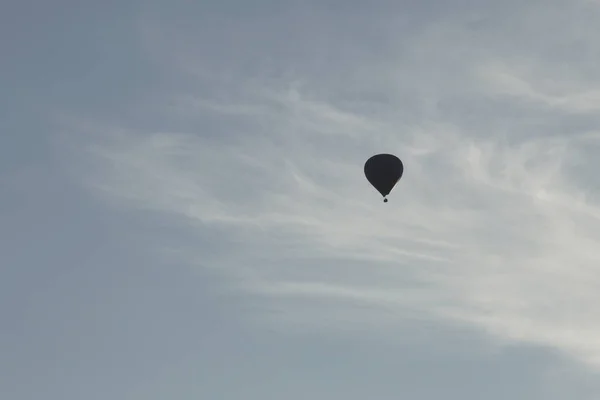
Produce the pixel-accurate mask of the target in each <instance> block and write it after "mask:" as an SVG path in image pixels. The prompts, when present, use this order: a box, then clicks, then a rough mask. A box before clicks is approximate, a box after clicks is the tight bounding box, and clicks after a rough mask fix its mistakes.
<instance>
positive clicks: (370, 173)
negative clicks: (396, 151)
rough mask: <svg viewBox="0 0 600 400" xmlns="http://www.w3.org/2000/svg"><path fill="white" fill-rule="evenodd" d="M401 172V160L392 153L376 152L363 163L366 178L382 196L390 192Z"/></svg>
mask: <svg viewBox="0 0 600 400" xmlns="http://www.w3.org/2000/svg"><path fill="white" fill-rule="evenodd" d="M403 172H404V165H403V164H402V161H400V159H399V158H398V157H396V156H395V155H393V154H376V155H374V156H373V157H371V158H369V159H368V160H367V162H366V163H365V176H366V177H367V180H368V181H369V183H371V185H373V187H374V188H375V189H377V191H378V192H379V193H381V195H382V196H383V197H385V196H387V195H388V194H390V192H391V191H392V189H393V188H394V186H395V185H396V183H397V182H398V181H399V180H400V178H402V173H403ZM384 201H387V199H385V200H384Z"/></svg>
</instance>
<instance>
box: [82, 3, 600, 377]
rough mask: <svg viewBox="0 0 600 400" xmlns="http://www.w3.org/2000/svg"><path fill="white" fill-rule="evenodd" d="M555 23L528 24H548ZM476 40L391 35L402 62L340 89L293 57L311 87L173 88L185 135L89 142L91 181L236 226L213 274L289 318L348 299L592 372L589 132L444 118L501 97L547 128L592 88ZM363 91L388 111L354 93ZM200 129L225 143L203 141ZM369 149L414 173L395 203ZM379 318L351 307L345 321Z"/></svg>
mask: <svg viewBox="0 0 600 400" xmlns="http://www.w3.org/2000/svg"><path fill="white" fill-rule="evenodd" d="M564 7H566V6H564ZM573 7H575V6H573ZM527 15H531V13H530V14H527ZM548 15H550V16H548ZM555 16H556V15H555V14H553V13H548V14H545V15H544V16H541V17H539V18H537V19H536V20H535V21H538V22H540V21H541V22H540V24H541V25H538V26H547V25H551V22H552V21H554V19H553V18H555ZM544 18H546V19H544ZM519 21H520V22H522V21H523V20H522V19H519ZM500 25H502V24H500ZM517 25H518V27H519V29H521V30H523V29H525V28H523V26H524V25H523V26H521V25H519V24H517ZM440 26H441V27H442V28H440ZM494 26H497V25H494ZM481 29H482V30H484V31H483V33H481V32H476V33H472V32H471V31H469V29H467V28H465V27H464V25H462V21H459V22H458V23H450V22H448V23H446V24H442V25H435V26H432V27H431V28H429V29H425V30H423V31H422V32H421V33H420V34H419V35H417V36H415V37H411V38H408V39H406V41H404V42H402V44H403V45H404V53H402V54H404V55H406V58H405V59H402V57H400V55H399V54H398V53H394V54H392V55H390V57H384V56H380V57H379V58H377V60H376V62H375V61H373V60H371V61H370V63H369V65H371V66H372V69H370V68H367V67H365V66H361V67H360V68H359V67H357V68H356V69H352V70H351V71H350V72H348V71H345V72H341V74H343V75H344V77H345V78H348V77H350V76H352V77H353V80H352V81H350V83H349V84H348V85H347V86H344V85H340V84H339V81H335V80H334V81H332V82H329V81H327V80H322V79H319V78H316V77H314V76H313V75H310V74H309V73H305V75H304V76H303V74H302V71H303V70H302V68H303V67H306V71H311V69H310V68H309V67H307V66H306V65H297V66H296V70H297V71H299V72H297V74H296V75H297V76H301V77H302V79H299V78H298V79H297V78H294V79H291V80H289V81H286V80H285V79H282V80H280V81H273V80H269V79H264V80H261V79H258V80H244V79H243V78H242V77H241V76H239V77H238V79H232V80H231V85H226V86H223V87H221V88H220V92H219V94H214V92H213V93H212V94H206V93H201V94H198V95H193V96H191V95H190V94H189V93H184V94H182V95H181V96H175V100H173V99H170V100H169V101H174V102H175V103H174V104H175V105H174V106H173V108H171V112H175V113H176V115H178V116H180V117H182V118H186V120H187V121H188V122H189V121H191V122H190V123H191V124H192V125H193V126H194V127H195V128H196V130H195V131H194V132H189V133H173V132H137V133H136V132H133V131H131V132H128V131H127V130H126V129H125V130H121V129H120V128H119V129H117V130H120V131H121V133H119V134H116V135H114V136H112V137H110V138H108V139H106V140H103V141H102V143H95V144H94V145H93V146H92V147H89V148H88V150H89V151H90V154H91V155H93V156H94V157H96V159H97V160H100V161H101V163H100V165H99V168H97V169H95V170H94V171H93V172H94V173H93V174H91V175H90V176H89V180H88V183H89V184H90V185H91V186H93V187H95V188H96V189H100V190H102V191H103V192H104V193H107V194H109V195H111V196H112V197H114V198H119V199H123V200H126V201H127V202H128V203H129V204H131V205H134V206H137V207H142V208H146V209H150V210H155V211H160V212H166V213H169V214H171V215H173V216H175V217H177V218H178V219H179V220H180V221H185V222H186V223H192V224H196V225H197V226H198V229H211V227H219V228H226V229H229V231H228V232H229V233H230V235H231V236H230V237H231V246H232V248H231V252H230V254H228V255H227V256H224V257H223V259H221V260H218V261H216V265H217V266H216V267H215V268H217V267H218V268H220V269H222V272H223V274H224V275H225V276H228V277H231V278H232V285H241V286H242V287H243V288H244V289H245V290H248V291H250V292H253V293H255V294H257V295H263V296H273V297H276V298H280V299H285V298H295V299H306V300H307V301H306V302H301V303H296V304H300V307H301V308H300V309H296V308H294V310H296V311H298V312H301V310H304V313H303V315H306V312H308V311H310V310H314V311H315V313H314V314H313V315H315V320H314V321H312V322H313V323H315V324H316V325H318V324H320V323H324V324H325V325H327V320H324V319H319V318H318V316H323V307H325V305H329V306H330V307H331V314H328V315H335V314H336V312H337V311H336V310H343V309H344V308H343V307H344V304H346V305H354V304H365V305H370V306H372V307H374V308H375V309H379V308H380V309H386V310H391V311H396V313H394V312H391V313H381V314H377V315H378V316H379V317H380V318H382V319H383V318H387V319H391V320H394V319H401V318H402V316H403V315H405V313H406V312H412V313H423V315H426V316H428V317H430V318H444V319H452V320H455V321H461V322H464V323H465V324H468V325H469V326H475V327H478V328H481V329H483V330H485V331H487V332H489V333H490V334H491V335H493V336H497V337H499V338H501V339H504V340H516V341H523V342H529V343H534V344H540V345H546V346H550V347H554V348H557V349H559V350H561V351H563V352H564V353H565V354H568V355H571V356H573V357H575V358H576V359H578V360H581V361H583V362H587V363H590V365H594V366H595V367H598V366H600V341H599V339H598V338H599V337H600V322H599V321H598V320H597V318H595V315H597V314H598V313H600V307H599V306H598V305H597V304H600V294H598V290H597V286H598V285H597V282H599V281H600V272H598V269H597V266H598V265H600V264H599V262H600V253H599V252H598V250H597V242H598V240H599V239H600V218H599V217H600V203H598V201H596V200H595V198H594V196H595V195H596V193H595V191H594V190H592V189H591V186H590V185H592V184H593V182H592V181H588V182H587V183H588V185H584V183H583V181H582V180H581V179H579V178H580V177H578V176H576V175H574V174H575V172H573V171H574V169H573V168H574V165H576V163H577V161H581V160H588V158H587V157H590V156H588V155H587V153H586V150H587V149H588V148H589V146H590V145H598V139H597V138H596V137H595V136H594V134H590V132H589V131H588V130H585V131H582V130H580V129H576V128H573V129H572V130H571V131H569V132H565V134H563V135H552V136H547V137H544V136H541V135H531V134H529V132H528V131H527V128H528V126H525V127H523V128H520V129H518V130H517V131H515V132H509V133H507V132H506V130H505V126H504V125H501V124H497V125H494V121H498V120H502V119H503V118H504V119H510V118H515V117H512V116H511V115H510V114H508V113H506V114H502V111H503V109H502V108H500V107H499V108H497V109H496V108H494V104H495V103H491V104H492V106H491V107H492V108H491V110H488V111H487V112H486V113H485V114H484V115H478V116H477V119H476V122H475V126H476V127H477V128H478V129H479V132H485V134H482V133H479V132H478V133H477V134H474V128H473V127H471V126H470V125H469V124H470V123H471V122H470V121H471V119H470V118H471V116H470V114H469V112H468V110H467V111H465V112H463V113H462V114H459V115H454V114H451V113H450V114H449V113H448V112H447V111H445V110H444V109H443V107H441V106H440V104H441V103H443V102H444V101H448V102H450V103H451V104H459V103H460V102H461V101H465V102H467V104H484V103H485V104H489V102H491V101H495V99H496V98H497V97H498V96H499V97H502V98H503V100H506V101H508V102H509V103H510V106H511V107H516V108H518V109H519V110H521V111H522V112H523V113H524V114H528V113H529V115H531V116H533V117H534V118H535V119H536V121H537V123H538V124H541V125H543V124H544V118H545V117H548V118H550V117H552V118H556V114H559V116H561V115H564V116H566V115H568V114H570V113H573V112H576V113H589V112H592V111H595V110H597V108H598V105H599V104H600V102H599V100H598V99H600V96H598V95H597V93H600V86H598V85H597V84H595V82H593V81H586V82H583V81H577V82H575V79H574V78H573V79H571V80H569V79H562V78H561V79H560V85H555V84H554V83H553V81H552V80H548V79H546V78H547V76H552V73H553V72H552V71H553V64H552V63H551V61H549V60H548V59H544V58H543V57H537V58H536V57H535V56H533V55H532V56H531V57H530V58H529V59H527V58H524V57H525V56H524V55H523V54H522V53H521V52H522V51H523V48H524V47H525V45H522V46H520V47H519V46H516V47H517V49H516V50H515V52H516V53H517V54H516V56H515V57H504V58H503V60H504V61H502V60H500V61H498V58H497V56H496V55H494V49H496V50H497V53H498V54H501V56H503V54H504V53H503V52H505V51H506V49H507V44H506V42H510V41H511V40H513V39H515V36H513V35H510V32H508V33H506V38H505V39H499V37H498V35H497V34H498V32H497V30H494V29H497V28H490V30H487V31H486V30H485V28H481ZM521 33H523V32H521V31H519V30H518V29H517V32H516V33H515V35H517V36H518V35H519V34H521ZM549 37H550V38H553V35H550V36H549ZM577 37H579V36H577ZM458 39H461V40H463V39H464V40H465V42H463V43H464V44H462V45H461V44H460V42H457V40H458ZM328 40H332V41H333V40H334V39H332V38H329V39H328ZM340 40H341V39H340ZM593 40H594V39H593V38H589V39H588V42H586V43H587V46H588V47H590V48H591V47H593V46H594V42H593ZM486 43H487V44H488V45H489V46H487V47H486ZM290 45H293V43H292V44H290ZM356 46H357V48H360V45H359V44H357V45H356ZM494 46H495V47H494ZM398 47H402V46H398ZM461 49H462V50H464V51H463V52H461V51H460V50H461ZM355 50H356V49H355ZM340 51H341V50H340ZM450 55H451V56H452V57H450V58H446V56H450ZM516 59H520V60H523V59H525V60H526V62H525V63H521V64H519V63H515V62H514V60H516ZM312 61H314V62H317V61H319V60H312ZM308 64H310V62H308V61H307V65H308ZM333 64H335V62H333ZM186 65H189V64H186ZM311 65H312V64H311ZM440 65H444V68H441V67H440ZM515 65H516V66H515ZM519 65H527V66H530V67H528V68H526V69H519V68H520V67H519ZM531 66H535V68H533V67H531ZM335 67H336V66H335V65H332V66H331V67H330V68H331V71H334V70H335ZM365 71H366V72H365ZM372 71H376V72H377V74H375V73H373V72H372ZM329 72H330V71H329ZM574 75H576V74H571V75H570V77H571V78H572V77H573V76H574ZM235 76H236V75H235V74H234V75H233V77H235ZM282 82H283V83H282ZM298 82H302V84H299V83H298ZM219 83H220V84H222V83H223V81H221V80H220V81H219ZM371 84H372V85H373V86H372V87H370V85H371ZM373 88H374V89H373ZM352 91H355V92H354V94H355V95H351V93H352ZM374 91H375V92H377V93H375V94H377V95H379V98H380V99H385V100H383V101H375V100H374V101H373V102H372V103H369V102H368V101H366V100H365V101H363V102H362V103H361V104H360V105H358V106H357V105H356V103H353V102H350V101H349V99H350V98H361V96H362V95H364V97H363V98H369V95H372V94H374ZM224 93H226V94H227V96H225V95H224ZM356 93H358V95H356ZM504 95H509V98H508V99H504V97H503V96H504ZM511 96H512V97H511ZM511 98H516V99H517V100H526V101H528V102H529V103H528V102H522V101H520V102H516V103H515V102H512V101H513V100H511ZM223 99H225V100H223ZM532 102H533V103H535V102H538V103H541V104H544V105H545V106H547V107H549V109H548V110H547V111H545V110H540V109H539V108H536V107H532V106H531V104H532ZM361 110H363V111H361ZM552 113H554V114H552ZM208 118H213V119H218V120H219V121H220V123H222V124H225V125H226V126H228V127H229V126H230V127H232V130H231V133H230V134H228V135H224V134H223V133H219V134H210V130H211V129H212V126H213V125H210V124H207V123H206V121H207V120H208ZM513 122H514V126H518V125H519V120H518V119H517V120H515V121H513ZM188 126H190V125H189V124H188ZM234 127H235V129H234ZM84 128H85V129H88V130H91V131H94V130H95V129H96V128H94V125H93V124H88V125H86V126H84ZM96 133H98V132H96ZM379 151H385V152H388V151H389V152H393V153H396V154H398V155H399V156H400V157H401V158H402V159H403V161H404V163H405V168H406V169H405V175H404V177H403V179H402V180H401V182H400V183H399V185H398V187H397V188H396V189H395V190H394V191H393V193H392V195H391V196H390V202H389V203H387V204H383V203H381V199H380V197H379V195H378V194H377V193H376V192H375V191H374V190H373V189H372V188H370V187H369V186H368V183H367V182H366V180H365V179H364V177H363V175H362V167H363V163H364V161H365V160H366V159H367V158H368V157H369V156H370V155H371V154H373V153H375V152H379ZM582 157H583V158H582ZM591 161H592V160H591V159H590V162H591ZM589 179H593V175H592V176H590V177H589ZM207 245H210V244H207ZM202 251H203V250H202V248H199V249H198V254H197V256H196V257H198V258H201V257H202ZM240 282H241V283H240ZM311 299H312V300H315V299H316V300H318V301H315V302H311V301H309V300H311ZM279 304H281V307H285V305H286V304H288V303H286V302H281V303H279ZM317 311H318V312H317ZM371 313H372V310H371V309H368V308H367V309H362V311H361V309H360V308H356V309H353V312H352V313H351V316H352V318H355V319H356V320H357V321H360V320H362V319H369V318H372V314H371ZM286 318H292V319H293V316H290V315H287V316H286ZM338 323H339V321H338Z"/></svg>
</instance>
